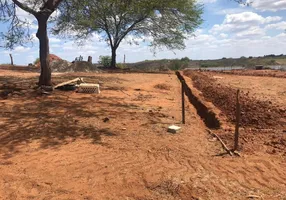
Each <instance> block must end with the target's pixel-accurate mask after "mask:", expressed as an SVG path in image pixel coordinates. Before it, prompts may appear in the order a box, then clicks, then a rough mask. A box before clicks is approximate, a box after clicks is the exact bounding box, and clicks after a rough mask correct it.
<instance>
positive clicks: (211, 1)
mask: <svg viewBox="0 0 286 200" xmlns="http://www.w3.org/2000/svg"><path fill="white" fill-rule="evenodd" d="M216 1H217V0H198V3H202V4H207V3H215V2H216Z"/></svg>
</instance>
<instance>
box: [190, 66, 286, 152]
mask: <svg viewBox="0 0 286 200" xmlns="http://www.w3.org/2000/svg"><path fill="white" fill-rule="evenodd" d="M185 75H186V76H188V77H190V78H191V79H192V81H193V84H194V86H195V87H196V88H197V89H199V90H200V91H202V96H203V97H204V98H205V99H206V100H207V101H210V102H212V103H213V104H214V105H215V106H216V107H217V108H219V109H220V110H221V111H222V115H223V119H225V118H226V119H227V121H228V122H229V123H230V128H226V129H225V130H224V131H223V132H221V131H220V135H221V137H222V138H223V139H224V140H225V141H226V142H227V143H228V145H229V146H230V147H232V145H233V133H234V131H233V127H234V123H235V120H236V119H235V110H236V91H237V89H241V90H242V91H241V93H240V103H241V115H242V116H241V126H242V129H241V135H242V136H241V143H242V145H241V148H242V149H243V150H244V151H245V152H252V153H253V152H254V151H257V150H262V151H265V152H268V153H270V154H273V153H274V154H275V153H277V152H279V153H281V154H282V155H286V145H285V144H286V143H285V141H286V134H285V129H286V110H285V105H284V104H281V105H280V104H278V103H275V104H274V103H272V101H269V100H267V99H264V100H263V98H261V97H260V98H259V97H258V96H259V95H253V93H252V92H253V91H251V90H245V88H243V87H240V84H239V85H237V84H236V87H234V86H233V81H232V80H237V79H239V77H236V76H234V77H232V76H230V75H228V76H219V75H220V73H214V72H195V71H186V72H185ZM260 79H261V80H260V82H263V81H264V80H263V79H264V77H262V78H260ZM272 79H274V80H273V81H274V83H275V81H276V80H275V78H272ZM242 80H243V79H242ZM247 80H248V82H247V84H248V85H255V84H252V83H253V82H254V83H255V81H251V78H249V79H248V77H247ZM282 81H285V80H284V79H279V82H280V83H281V82H282ZM226 83H229V84H226ZM256 84H257V85H259V84H258V83H256ZM261 84H262V83H261ZM264 84H265V83H264ZM262 85H263V84H262ZM269 87H271V86H269ZM260 88H261V86H260ZM254 90H256V89H255V87H254ZM263 91H264V92H265V94H267V93H268V89H267V88H266V89H265V90H263V88H261V90H260V95H261V94H262V93H264V92H263ZM265 94H264V95H265ZM274 99H275V98H274ZM277 99H279V98H277ZM276 102H280V101H279V100H278V101H276Z"/></svg>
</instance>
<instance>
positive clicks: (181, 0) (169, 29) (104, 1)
mask: <svg viewBox="0 0 286 200" xmlns="http://www.w3.org/2000/svg"><path fill="white" fill-rule="evenodd" d="M59 10H60V12H61V15H60V17H59V18H58V19H57V22H56V26H55V28H54V33H56V34H60V35H64V36H71V37H73V38H75V39H79V40H80V41H82V39H86V38H88V37H89V36H92V34H94V33H97V34H100V35H101V36H102V37H103V38H104V39H105V41H106V42H107V43H108V45H109V46H110V47H111V55H112V62H111V68H116V50H117V49H118V47H119V45H120V43H121V42H122V40H123V39H125V38H126V36H127V35H132V38H143V39H144V38H148V39H149V41H148V42H149V44H150V46H152V47H154V48H157V47H167V48H168V49H171V50H172V49H184V47H185V44H184V40H185V39H186V37H187V35H188V34H192V33H193V32H194V30H195V29H196V28H197V27H198V26H199V25H200V24H201V22H202V19H201V14H202V6H201V5H200V4H198V3H197V2H196V0H82V1H78V0H68V1H65V3H63V4H61V6H60V7H59ZM130 42H132V41H130ZM133 42H135V43H136V40H133Z"/></svg>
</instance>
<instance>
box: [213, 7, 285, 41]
mask: <svg viewBox="0 0 286 200" xmlns="http://www.w3.org/2000/svg"><path fill="white" fill-rule="evenodd" d="M280 20H282V18H281V17H279V16H269V17H263V16H261V15H259V14H257V13H254V12H242V13H237V14H227V15H226V16H225V19H224V21H223V23H222V24H216V25H214V26H213V27H212V28H211V29H210V31H209V32H210V33H211V34H215V35H217V34H218V35H220V34H234V35H235V37H239V38H251V37H258V36H264V35H265V34H266V32H265V31H266V29H265V28H264V26H265V25H266V26H267V24H269V23H273V22H278V21H280Z"/></svg>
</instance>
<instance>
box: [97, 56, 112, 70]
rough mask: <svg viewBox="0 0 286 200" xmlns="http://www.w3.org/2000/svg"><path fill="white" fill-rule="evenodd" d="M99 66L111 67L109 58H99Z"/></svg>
mask: <svg viewBox="0 0 286 200" xmlns="http://www.w3.org/2000/svg"><path fill="white" fill-rule="evenodd" d="M98 63H99V64H101V65H103V66H104V67H110V65H111V57H110V56H99V62H98Z"/></svg>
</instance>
